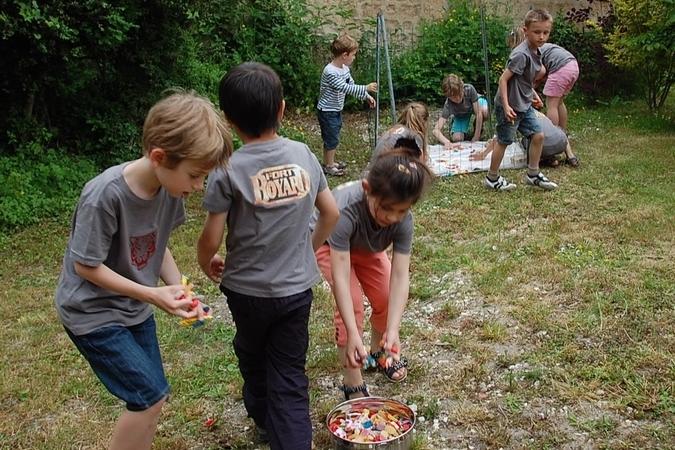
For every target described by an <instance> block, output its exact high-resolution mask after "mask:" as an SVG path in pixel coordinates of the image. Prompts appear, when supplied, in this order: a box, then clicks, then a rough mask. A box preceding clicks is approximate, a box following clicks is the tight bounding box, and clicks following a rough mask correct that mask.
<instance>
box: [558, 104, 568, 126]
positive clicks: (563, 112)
mask: <svg viewBox="0 0 675 450" xmlns="http://www.w3.org/2000/svg"><path fill="white" fill-rule="evenodd" d="M558 126H559V127H560V128H562V129H563V130H565V132H567V106H565V97H562V98H561V99H560V104H559V105H558Z"/></svg>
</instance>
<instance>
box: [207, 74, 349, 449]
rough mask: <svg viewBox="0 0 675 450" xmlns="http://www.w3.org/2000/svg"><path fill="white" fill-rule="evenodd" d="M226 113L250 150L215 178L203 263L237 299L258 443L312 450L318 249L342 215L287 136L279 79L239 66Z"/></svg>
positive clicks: (247, 400) (229, 81)
mask: <svg viewBox="0 0 675 450" xmlns="http://www.w3.org/2000/svg"><path fill="white" fill-rule="evenodd" d="M220 108H221V109H222V110H223V111H224V112H225V116H226V117H227V119H228V121H229V122H230V123H231V124H232V125H233V126H234V129H235V131H236V132H237V134H238V135H239V137H240V138H241V140H242V142H243V143H244V145H243V146H242V147H241V148H239V149H238V150H237V151H236V152H235V153H234V155H233V156H232V158H231V160H230V163H229V164H228V167H227V168H226V169H224V170H218V171H215V172H214V173H213V174H212V175H211V176H210V177H209V181H208V186H207V189H206V195H205V197H204V203H203V206H204V208H205V209H206V210H207V211H208V215H207V218H206V222H205V224H204V229H203V230H202V234H201V236H200V238H199V244H198V249H197V256H198V260H199V265H200V266H201V268H202V270H203V271H204V272H205V273H206V274H207V275H208V276H209V277H210V278H211V279H212V280H214V281H220V290H221V291H222V292H223V293H224V294H225V295H226V296H227V304H228V306H229V308H230V311H231V312H232V318H233V319H234V323H235V325H236V328H237V331H236V334H235V336H234V340H233V345H234V351H235V353H236V355H237V358H238V360H239V370H240V372H241V375H242V378H243V379H244V386H243V397H244V405H245V407H246V411H247V412H248V415H249V416H250V417H251V418H252V419H253V421H254V422H255V424H256V429H257V431H258V437H259V438H260V440H261V441H267V440H269V443H270V447H271V448H272V449H273V450H276V449H289V450H290V449H292V450H309V449H310V448H311V446H312V424H311V421H310V417H309V392H308V387H309V381H308V379H307V375H306V373H305V363H306V359H307V348H308V345H309V331H308V322H309V312H310V307H311V303H312V297H313V294H312V289H311V288H312V286H313V285H314V284H316V283H317V282H318V281H319V279H320V274H319V269H318V267H317V263H316V259H315V257H314V250H316V249H317V248H319V247H320V246H321V245H322V244H323V243H324V242H325V241H326V239H328V236H329V234H330V232H331V230H332V229H333V227H334V226H335V224H336V223H337V220H338V215H339V212H338V209H337V205H336V204H335V200H334V199H333V196H332V194H331V192H330V189H328V186H327V183H326V177H325V175H324V174H323V171H322V168H321V164H320V163H319V161H318V159H317V158H316V157H315V156H314V154H313V153H312V152H311V151H310V149H309V148H308V147H307V146H306V145H305V144H303V143H300V142H295V141H292V140H289V139H286V138H283V137H280V136H279V135H278V134H277V129H278V128H279V123H280V121H281V118H282V116H283V113H284V108H285V102H284V100H283V90H282V87H281V80H280V79H279V77H278V75H277V74H276V72H274V71H273V70H272V69H271V68H269V67H268V66H266V65H264V64H260V63H255V62H248V63H244V64H241V65H239V66H237V67H235V68H233V69H232V70H230V71H229V72H228V73H227V74H226V75H225V76H224V77H223V79H222V80H221V82H220ZM314 207H316V208H317V209H318V210H319V219H318V222H317V226H316V228H314V232H313V233H312V232H310V229H309V221H310V218H311V217H312V213H313V211H314ZM225 227H227V238H226V241H225V244H226V248H227V254H226V258H225V259H223V257H222V256H220V255H219V254H217V251H218V249H219V248H220V245H221V243H222V240H223V235H224V232H225Z"/></svg>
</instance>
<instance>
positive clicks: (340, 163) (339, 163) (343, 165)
mask: <svg viewBox="0 0 675 450" xmlns="http://www.w3.org/2000/svg"><path fill="white" fill-rule="evenodd" d="M335 165H336V166H337V168H338V169H340V170H345V169H346V168H347V163H346V162H344V161H335Z"/></svg>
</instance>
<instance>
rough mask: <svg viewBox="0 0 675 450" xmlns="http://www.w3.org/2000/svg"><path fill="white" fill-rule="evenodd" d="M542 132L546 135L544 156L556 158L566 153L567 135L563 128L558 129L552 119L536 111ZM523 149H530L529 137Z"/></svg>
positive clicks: (543, 149)
mask: <svg viewBox="0 0 675 450" xmlns="http://www.w3.org/2000/svg"><path fill="white" fill-rule="evenodd" d="M535 114H536V116H537V120H538V121H539V126H541V131H542V133H544V146H543V148H542V156H555V155H558V154H560V153H562V152H564V151H565V148H567V135H566V134H565V132H564V131H563V130H562V128H560V127H557V126H555V125H554V124H553V122H551V119H549V118H548V117H546V116H545V115H544V114H542V113H540V112H539V111H535ZM522 144H523V148H525V150H527V149H528V147H529V145H530V139H529V137H524V138H523V142H522Z"/></svg>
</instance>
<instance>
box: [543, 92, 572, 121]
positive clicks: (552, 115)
mask: <svg viewBox="0 0 675 450" xmlns="http://www.w3.org/2000/svg"><path fill="white" fill-rule="evenodd" d="M560 100H561V97H546V117H548V118H549V119H551V122H553V125H556V126H558V123H559V121H560V116H559V111H558V107H559V105H560ZM565 111H567V110H565ZM565 119H566V120H567V118H565Z"/></svg>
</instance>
